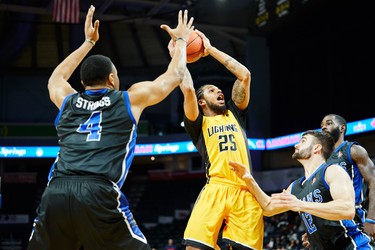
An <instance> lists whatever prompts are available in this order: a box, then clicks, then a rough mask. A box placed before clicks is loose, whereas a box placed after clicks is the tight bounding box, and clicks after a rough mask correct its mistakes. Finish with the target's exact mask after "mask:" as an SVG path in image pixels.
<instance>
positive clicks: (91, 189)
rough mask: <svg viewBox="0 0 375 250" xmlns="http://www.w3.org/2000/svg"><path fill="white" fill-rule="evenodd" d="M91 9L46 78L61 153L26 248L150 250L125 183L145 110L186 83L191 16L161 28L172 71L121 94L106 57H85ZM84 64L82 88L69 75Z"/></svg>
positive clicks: (92, 37) (95, 36) (92, 28)
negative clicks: (169, 44) (80, 34)
mask: <svg viewBox="0 0 375 250" xmlns="http://www.w3.org/2000/svg"><path fill="white" fill-rule="evenodd" d="M94 11H95V8H94V7H93V6H91V7H90V8H89V10H88V13H87V16H86V21H85V25H84V26H85V29H84V30H85V39H86V40H85V41H84V42H83V44H82V45H81V46H80V47H79V48H78V49H76V50H75V51H74V52H72V53H71V54H70V55H69V56H68V57H67V58H66V59H65V60H64V61H63V62H61V63H60V64H59V65H58V66H57V67H56V69H55V70H54V71H53V73H52V75H51V76H50V78H49V81H48V90H49V95H50V99H51V101H52V102H53V103H54V104H55V105H56V106H57V107H58V108H59V110H60V111H59V114H58V116H57V118H56V121H55V126H56V130H57V134H58V138H59V145H60V151H59V153H58V156H57V158H56V161H55V162H54V164H53V166H52V168H51V171H50V174H49V177H48V178H49V180H48V185H47V187H46V188H45V190H44V192H43V195H42V199H41V202H40V205H39V206H38V209H37V217H36V219H35V221H34V225H33V230H32V234H31V236H30V241H29V244H28V249H29V250H34V249H35V250H43V249H52V250H59V249H61V250H69V249H71V250H77V249H85V250H86V249H87V250H88V249H90V250H95V249H98V250H99V249H100V250H102V249H111V250H115V249H122V250H123V249H129V250H130V249H133V250H146V249H150V246H149V244H148V243H147V240H146V238H145V236H144V235H143V234H142V232H141V231H140V229H139V227H138V225H137V223H136V221H135V220H134V218H133V215H132V213H131V211H130V210H129V203H128V201H127V199H126V197H125V196H124V194H123V193H122V192H121V187H122V185H123V184H124V181H125V179H126V176H127V174H128V173H129V168H130V165H131V163H132V160H133V157H134V149H135V144H136V141H135V140H136V137H137V124H138V121H139V118H140V116H141V114H142V111H143V110H144V109H145V108H146V107H148V106H151V105H154V104H157V103H159V102H160V101H162V100H163V99H164V98H165V97H167V96H168V94H169V93H171V92H172V91H173V90H174V89H175V88H176V87H177V86H178V85H179V84H180V83H181V82H182V79H183V76H184V72H185V69H186V41H187V39H188V38H189V35H190V32H191V31H192V30H193V29H194V27H193V18H190V19H188V15H187V14H188V13H187V11H186V10H185V11H180V12H179V14H178V25H177V27H176V28H174V29H171V28H170V27H169V26H167V25H162V26H161V28H162V29H164V30H166V31H167V32H168V33H169V35H170V36H171V39H174V40H175V46H176V50H175V55H174V57H173V58H172V59H171V62H170V63H169V65H168V68H167V70H166V71H165V72H164V73H163V74H161V75H160V76H159V77H157V78H156V79H155V80H153V81H144V82H139V83H135V84H133V85H132V86H131V87H130V88H129V89H128V90H127V91H120V90H119V86H120V81H119V78H118V75H117V70H116V67H115V66H114V64H113V63H112V62H111V60H110V59H109V58H108V57H106V56H103V55H92V56H89V57H88V58H86V59H85V60H84V61H83V59H84V58H85V57H86V55H87V54H88V53H89V52H90V50H91V49H92V48H93V46H94V45H95V43H96V42H97V41H98V40H99V32H98V29H99V21H98V20H96V21H95V22H94V23H93V22H92V18H93V14H94ZM82 61H83V62H82ZM81 62H82V65H81V71H80V75H81V82H82V85H83V86H84V88H85V90H84V91H83V92H80V93H78V92H77V91H76V90H74V89H73V88H72V87H71V85H70V84H69V83H68V79H69V78H70V77H71V75H72V74H73V72H74V70H75V69H76V68H77V67H78V65H79V64H80V63H81Z"/></svg>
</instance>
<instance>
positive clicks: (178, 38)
mask: <svg viewBox="0 0 375 250" xmlns="http://www.w3.org/2000/svg"><path fill="white" fill-rule="evenodd" d="M178 40H182V41H184V42H185V43H187V41H186V39H185V38H183V37H177V38H176V39H174V41H175V42H177V41H178Z"/></svg>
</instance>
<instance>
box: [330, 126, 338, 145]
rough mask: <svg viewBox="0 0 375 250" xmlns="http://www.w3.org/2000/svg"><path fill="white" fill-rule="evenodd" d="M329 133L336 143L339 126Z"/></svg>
mask: <svg viewBox="0 0 375 250" xmlns="http://www.w3.org/2000/svg"><path fill="white" fill-rule="evenodd" d="M329 134H330V135H331V136H332V137H333V140H334V142H335V143H336V142H337V141H338V140H339V138H340V128H339V126H337V127H336V128H334V129H333V130H332V131H331V132H329Z"/></svg>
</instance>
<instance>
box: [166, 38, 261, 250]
mask: <svg viewBox="0 0 375 250" xmlns="http://www.w3.org/2000/svg"><path fill="white" fill-rule="evenodd" d="M197 32H198V34H199V35H200V36H201V37H202V38H203V43H204V47H205V53H204V56H208V55H210V56H212V57H213V58H215V59H216V60H217V61H219V62H220V63H221V64H222V65H224V66H225V67H226V68H227V69H228V70H229V71H230V72H232V73H233V74H234V75H235V76H236V78H237V79H236V81H235V82H234V85H233V89H232V96H231V99H230V100H229V101H228V102H227V103H226V102H225V99H224V95H223V92H222V91H221V90H220V89H219V88H218V87H216V86H215V85H211V84H206V85H203V86H202V87H200V88H199V89H198V90H197V92H195V89H194V86H193V81H192V79H191V75H190V73H189V71H188V70H186V71H185V72H186V73H185V77H184V81H183V82H182V83H181V84H180V89H181V90H182V92H183V95H184V112H185V119H184V123H185V129H186V131H187V133H188V134H189V135H190V137H191V139H192V141H193V143H194V145H195V147H196V148H197V150H198V152H199V153H200V155H201V156H202V158H203V161H204V163H205V168H206V176H207V183H206V185H205V186H204V188H203V189H202V191H201V193H200V194H199V196H198V198H197V200H196V202H195V205H194V207H193V210H192V213H191V215H190V218H189V221H188V224H187V227H186V229H185V233H184V239H183V244H184V245H186V249H187V250H191V249H220V248H219V246H218V244H217V241H218V237H219V232H220V229H221V226H222V224H223V222H224V228H223V234H222V237H223V239H222V240H223V241H224V242H226V243H228V244H230V245H231V246H232V247H233V249H257V250H260V249H263V232H264V230H263V229H264V225H263V212H262V209H261V207H260V205H259V204H258V202H257V201H256V199H255V197H254V196H253V195H252V194H251V193H250V192H248V191H247V189H246V184H245V182H244V181H243V180H241V179H240V178H238V177H237V176H236V174H235V173H233V172H232V171H230V167H229V164H228V162H229V161H230V160H231V161H234V159H236V160H238V161H240V162H242V163H246V165H247V166H249V165H250V166H251V164H250V152H249V149H248V144H247V137H246V133H245V125H246V124H245V122H246V111H247V107H248V104H249V100H250V80H251V75H250V72H249V70H248V69H247V68H246V67H245V66H244V65H242V64H240V63H239V62H237V61H236V60H235V59H233V58H232V57H231V56H229V55H227V54H226V53H224V52H222V51H220V50H218V49H217V48H215V47H213V46H212V45H211V44H210V41H209V40H208V39H207V37H206V36H205V35H204V34H203V33H202V32H199V31H197ZM170 50H171V48H170ZM172 50H173V48H172ZM171 54H173V53H171Z"/></svg>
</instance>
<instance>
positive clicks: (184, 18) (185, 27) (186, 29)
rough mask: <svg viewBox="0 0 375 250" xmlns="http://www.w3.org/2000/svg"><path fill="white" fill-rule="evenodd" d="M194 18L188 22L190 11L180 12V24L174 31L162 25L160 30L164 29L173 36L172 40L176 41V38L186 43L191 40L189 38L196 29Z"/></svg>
mask: <svg viewBox="0 0 375 250" xmlns="http://www.w3.org/2000/svg"><path fill="white" fill-rule="evenodd" d="M193 21H194V18H193V17H191V18H190V20H189V21H188V11H187V10H184V11H182V10H180V11H179V12H178V24H177V27H176V28H174V29H172V28H171V27H169V26H168V25H166V24H162V25H161V26H160V28H162V29H164V30H165V31H167V32H168V34H169V35H170V36H171V38H172V40H173V41H174V40H176V38H183V39H185V41H187V40H189V36H190V33H191V31H192V30H193V29H194V26H193Z"/></svg>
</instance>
